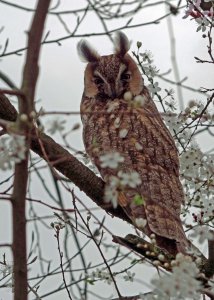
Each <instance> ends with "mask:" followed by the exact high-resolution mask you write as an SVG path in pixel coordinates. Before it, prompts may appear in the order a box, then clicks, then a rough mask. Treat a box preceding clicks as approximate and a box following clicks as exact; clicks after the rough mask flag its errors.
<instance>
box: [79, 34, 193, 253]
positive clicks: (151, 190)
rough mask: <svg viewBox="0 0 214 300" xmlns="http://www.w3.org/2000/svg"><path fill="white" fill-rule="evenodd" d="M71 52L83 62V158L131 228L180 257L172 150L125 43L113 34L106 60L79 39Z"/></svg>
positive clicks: (182, 241)
mask: <svg viewBox="0 0 214 300" xmlns="http://www.w3.org/2000/svg"><path fill="white" fill-rule="evenodd" d="M77 48H78V53H79V55H80V57H81V58H82V59H83V60H84V61H86V62H88V64H87V67H86V70H85V78H84V86H85V87H84V92H83V96H82V102H81V118H82V122H83V140H84V144H85V149H86V152H87V154H88V155H89V157H90V158H91V160H92V162H93V163H94V164H95V165H96V167H97V168H98V170H99V172H100V174H101V176H102V178H103V180H104V181H105V182H106V185H108V186H109V188H110V189H113V190H115V186H116V195H117V203H118V205H120V206H121V207H122V208H123V209H124V211H125V212H126V214H127V215H128V217H129V218H130V220H131V222H132V223H133V225H134V226H135V227H136V228H138V229H139V230H141V231H142V232H144V233H145V234H146V235H148V236H150V235H151V234H152V233H154V234H155V236H156V241H157V244H158V246H160V247H162V248H165V249H166V250H167V251H168V252H170V253H171V254H176V253H177V252H179V251H180V252H184V253H185V252H186V247H187V246H188V241H187V239H186V236H185V233H184V231H183V228H182V223H181V220H180V210H181V204H182V202H183V201H184V194H183V189H182V185H181V183H180V180H179V160H178V153H177V149H176V146H175V143H174V140H173V138H172V136H171V134H170V132H169V131H168V129H167V128H166V126H165V124H164V122H163V120H162V118H161V115H160V113H159V112H158V110H157V108H156V105H155V103H154V102H153V100H152V98H151V96H150V94H149V92H148V89H147V88H146V86H145V85H144V80H143V78H142V76H141V73H140V71H139V69H138V66H137V64H136V63H135V61H134V60H133V59H132V58H131V56H130V55H129V54H128V53H127V52H128V51H129V48H130V43H129V40H128V39H127V37H126V35H125V34H124V33H122V32H118V33H117V34H116V38H115V40H114V54H111V55H106V56H100V55H99V54H98V53H97V51H96V50H94V49H93V47H91V45H90V44H89V43H88V42H87V41H85V40H81V41H80V42H79V43H78V47H77ZM111 155H112V161H109V162H108V159H111ZM115 157H116V159H115ZM134 178H135V180H134ZM112 197H114V194H113V193H112Z"/></svg>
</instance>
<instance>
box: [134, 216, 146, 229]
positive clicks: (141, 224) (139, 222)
mask: <svg viewBox="0 0 214 300" xmlns="http://www.w3.org/2000/svg"><path fill="white" fill-rule="evenodd" d="M135 224H136V226H137V227H139V228H142V229H143V228H144V227H145V226H146V224H147V220H146V219H144V218H136V219H135Z"/></svg>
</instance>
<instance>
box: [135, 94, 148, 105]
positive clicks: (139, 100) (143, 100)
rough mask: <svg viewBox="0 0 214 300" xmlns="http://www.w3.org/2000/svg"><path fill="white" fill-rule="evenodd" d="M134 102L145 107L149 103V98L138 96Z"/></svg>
mask: <svg viewBox="0 0 214 300" xmlns="http://www.w3.org/2000/svg"><path fill="white" fill-rule="evenodd" d="M134 101H135V102H136V103H137V104H139V105H140V106H144V104H145V103H146V102H147V98H146V97H145V96H144V95H138V96H135V97H134Z"/></svg>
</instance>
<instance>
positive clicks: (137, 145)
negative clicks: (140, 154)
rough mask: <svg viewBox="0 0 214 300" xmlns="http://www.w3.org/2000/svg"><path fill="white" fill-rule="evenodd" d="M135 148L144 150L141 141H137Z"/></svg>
mask: <svg viewBox="0 0 214 300" xmlns="http://www.w3.org/2000/svg"><path fill="white" fill-rule="evenodd" d="M135 148H136V149H137V150H143V146H142V145H141V144H140V143H138V142H136V143H135Z"/></svg>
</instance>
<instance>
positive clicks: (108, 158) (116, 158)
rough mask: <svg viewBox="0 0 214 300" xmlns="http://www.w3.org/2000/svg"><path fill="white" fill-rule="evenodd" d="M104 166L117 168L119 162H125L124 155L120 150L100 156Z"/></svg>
mask: <svg viewBox="0 0 214 300" xmlns="http://www.w3.org/2000/svg"><path fill="white" fill-rule="evenodd" d="M100 162H101V167H102V168H111V169H116V168H117V167H118V165H119V163H121V162H124V157H123V156H121V154H120V153H119V152H112V153H110V152H109V153H106V154H103V155H101V156H100Z"/></svg>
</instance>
